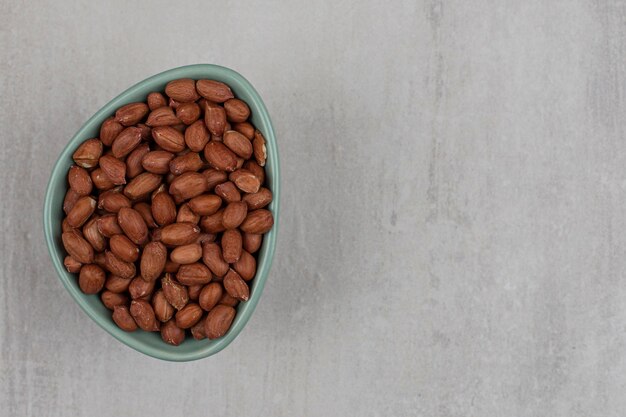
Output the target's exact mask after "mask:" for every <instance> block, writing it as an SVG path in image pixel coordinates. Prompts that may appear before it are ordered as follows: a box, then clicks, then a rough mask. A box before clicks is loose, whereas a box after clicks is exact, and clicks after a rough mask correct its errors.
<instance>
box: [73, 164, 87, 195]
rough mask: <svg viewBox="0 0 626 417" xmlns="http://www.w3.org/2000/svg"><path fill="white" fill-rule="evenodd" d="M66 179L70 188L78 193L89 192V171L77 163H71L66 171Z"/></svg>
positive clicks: (84, 193)
mask: <svg viewBox="0 0 626 417" xmlns="http://www.w3.org/2000/svg"><path fill="white" fill-rule="evenodd" d="M67 181H68V182H69V184H70V188H71V189H72V190H74V192H75V193H76V194H78V195H81V196H85V195H89V193H91V190H92V189H93V182H92V181H91V176H90V175H89V172H88V171H87V170H86V169H85V168H83V167H79V166H78V165H72V166H71V167H70V170H69V171H68V173H67Z"/></svg>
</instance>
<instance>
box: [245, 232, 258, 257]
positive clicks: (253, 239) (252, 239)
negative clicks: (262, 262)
mask: <svg viewBox="0 0 626 417" xmlns="http://www.w3.org/2000/svg"><path fill="white" fill-rule="evenodd" d="M242 235H243V248H244V249H245V250H246V251H248V252H250V253H255V252H256V251H258V250H259V248H260V247H261V243H263V235H258V234H253V233H243V234H242Z"/></svg>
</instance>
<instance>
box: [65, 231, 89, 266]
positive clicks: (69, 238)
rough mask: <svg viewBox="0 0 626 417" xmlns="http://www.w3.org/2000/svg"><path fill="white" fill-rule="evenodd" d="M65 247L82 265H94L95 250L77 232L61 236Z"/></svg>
mask: <svg viewBox="0 0 626 417" xmlns="http://www.w3.org/2000/svg"><path fill="white" fill-rule="evenodd" d="M61 240H62V241H63V247H64V248H65V250H66V251H67V253H68V254H69V255H70V256H71V257H72V258H74V259H76V260H77V261H78V262H80V263H81V264H90V263H93V248H92V247H91V245H90V244H89V242H87V241H86V240H85V239H83V237H82V236H81V235H80V234H79V232H77V231H71V232H65V233H63V234H62V235H61Z"/></svg>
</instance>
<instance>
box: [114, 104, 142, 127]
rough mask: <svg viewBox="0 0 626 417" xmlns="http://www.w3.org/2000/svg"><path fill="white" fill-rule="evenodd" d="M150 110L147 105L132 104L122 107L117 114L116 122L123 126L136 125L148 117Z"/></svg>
mask: <svg viewBox="0 0 626 417" xmlns="http://www.w3.org/2000/svg"><path fill="white" fill-rule="evenodd" d="M149 111H150V109H149V108H148V105H147V104H146V103H130V104H127V105H125V106H122V107H120V108H119V109H117V111H116V112H115V121H117V122H119V123H121V124H122V125H123V126H132V125H136V124H137V123H139V122H140V121H141V119H143V118H144V117H146V115H147V114H148V112H149Z"/></svg>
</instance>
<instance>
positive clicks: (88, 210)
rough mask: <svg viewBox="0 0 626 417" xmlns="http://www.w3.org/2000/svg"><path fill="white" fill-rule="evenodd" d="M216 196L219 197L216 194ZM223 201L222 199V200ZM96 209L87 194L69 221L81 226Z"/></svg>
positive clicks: (93, 199)
mask: <svg viewBox="0 0 626 417" xmlns="http://www.w3.org/2000/svg"><path fill="white" fill-rule="evenodd" d="M215 197H216V198H219V197H217V196H215ZM220 201H221V200H220ZM95 210H96V199H95V198H93V197H91V196H85V197H81V198H79V199H78V201H77V202H76V204H74V207H72V210H70V212H69V213H68V214H67V223H68V224H69V225H70V226H72V227H81V226H82V225H83V224H84V223H85V222H86V221H87V219H89V218H90V217H91V215H92V214H93V212H94V211H95Z"/></svg>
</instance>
